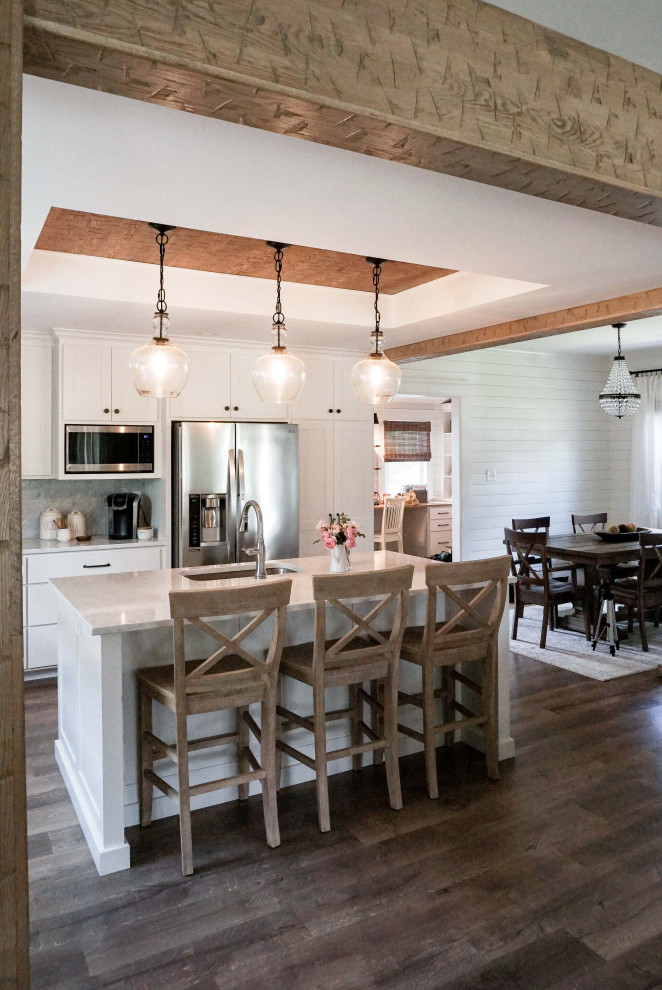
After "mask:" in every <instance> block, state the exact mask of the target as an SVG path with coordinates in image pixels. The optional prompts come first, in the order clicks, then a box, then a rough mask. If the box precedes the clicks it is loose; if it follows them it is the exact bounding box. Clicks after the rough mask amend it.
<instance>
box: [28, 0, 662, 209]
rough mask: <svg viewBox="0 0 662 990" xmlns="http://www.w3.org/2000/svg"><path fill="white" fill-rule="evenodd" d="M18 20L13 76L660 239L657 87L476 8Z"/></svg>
mask: <svg viewBox="0 0 662 990" xmlns="http://www.w3.org/2000/svg"><path fill="white" fill-rule="evenodd" d="M26 8H27V14H28V16H27V17H26V19H25V51H24V58H25V71H26V72H30V73H33V74H35V75H39V76H46V77H48V78H51V79H57V80H62V81H65V82H70V83H74V84H77V85H80V86H86V87H88V88H93V89H100V90H104V91H106V92H109V93H116V94H119V95H122V96H128V97H133V98H136V99H141V100H147V101H150V102H153V103H158V104H162V105H164V106H169V107H174V108H178V109H181V110H186V111H189V112H193V113H199V114H205V115H207V116H210V117H215V118H218V119H223V120H228V121H232V122H235V123H242V124H247V125H249V126H252V127H258V128H263V129H266V130H269V131H275V132H278V133H281V134H287V135H290V136H293V137H298V138H303V139H305V140H310V141H316V142H319V143H322V144H329V145H333V146H335V147H338V148H344V149H349V150H352V151H357V152H360V153H363V154H367V155H373V156H376V157H379V158H384V159H389V160H391V161H395V162H400V163H405V164H409V165H414V166H417V167H419V168H424V169H431V170H433V171H437V172H442V173H445V174H448V175H454V176H460V177H462V178H468V179H473V180H475V181H478V182H484V183H487V184H490V185H494V186H499V187H501V188H504V189H510V190H515V191H517V192H524V193H528V194H530V195H533V196H540V197H543V198H545V199H550V200H556V201H560V202H563V203H570V204H573V205H576V206H582V207H586V208H588V209H592V210H597V211H600V212H603V213H610V214H614V215H616V216H620V217H626V218H628V219H631V220H638V221H641V222H644V223H650V224H654V225H657V226H662V76H660V75H658V74H657V73H655V72H652V71H651V70H649V69H644V68H642V67H640V66H636V65H634V64H633V63H631V62H628V61H626V60H625V59H622V58H617V57H616V56H614V55H610V54H607V53H606V52H603V51H600V50H599V49H596V48H592V47H591V46H589V45H585V44H583V43H582V42H579V41H576V40H573V39H570V38H567V37H565V36H564V35H561V34H558V33H556V32H554V31H550V30H548V29H547V28H544V27H541V26H540V25H537V24H534V23H533V22H531V21H528V20H525V19H524V18H521V17H518V16H516V15H514V14H511V13H508V12H507V11H504V10H501V9H500V8H498V7H494V6H492V5H490V4H488V3H483V2H478V0H418V2H417V3H415V4H410V3H404V2H401V3H395V4H384V3H383V2H381V0H365V2H361V3H356V2H353V3H343V4H335V3H334V4H330V3H328V0H260V3H259V4H257V3H255V2H254V0H209V2H207V3H202V4H201V3H199V2H198V0H163V2H161V3H157V4H155V3H153V2H148V0H114V2H113V3H111V4H109V3H107V2H105V0H67V3H62V2H61V0H30V2H29V3H27V4H26ZM166 153H167V151H166Z"/></svg>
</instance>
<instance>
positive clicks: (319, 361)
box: [293, 356, 373, 423]
mask: <svg viewBox="0 0 662 990" xmlns="http://www.w3.org/2000/svg"><path fill="white" fill-rule="evenodd" d="M356 360H358V358H357V359H356ZM356 360H353V359H351V358H331V357H328V358H326V357H310V356H306V357H305V358H304V363H305V365H306V382H305V384H304V386H303V391H302V392H301V395H300V396H299V398H298V399H297V401H296V402H295V403H294V406H293V416H294V420H295V421H299V420H302V419H334V420H336V419H338V420H353V421H357V420H358V421H364V422H366V423H368V422H370V423H371V422H372V418H373V409H372V406H368V405H366V404H365V403H363V402H359V400H358V399H357V398H356V396H355V394H354V389H353V388H352V368H353V367H354V365H355V363H356Z"/></svg>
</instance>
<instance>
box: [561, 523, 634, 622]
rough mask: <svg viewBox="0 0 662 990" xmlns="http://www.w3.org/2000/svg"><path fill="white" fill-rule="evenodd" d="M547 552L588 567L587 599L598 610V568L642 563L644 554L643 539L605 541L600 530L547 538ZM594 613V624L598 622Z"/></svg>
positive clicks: (593, 608)
mask: <svg viewBox="0 0 662 990" xmlns="http://www.w3.org/2000/svg"><path fill="white" fill-rule="evenodd" d="M547 554H548V556H549V557H550V558H552V559H554V560H562V561H567V562H568V563H569V564H577V565H580V566H582V567H583V568H584V588H585V592H586V594H585V602H586V603H587V605H588V607H589V608H590V609H591V613H593V612H594V611H595V605H596V596H595V589H596V588H598V587H599V586H600V584H601V579H600V577H599V575H598V568H608V567H615V566H616V565H617V564H632V563H638V561H639V557H640V554H641V547H640V546H639V540H638V538H637V539H633V540H623V541H619V540H603V539H602V537H600V536H598V535H597V534H596V533H567V534H561V535H559V536H553V535H551V534H550V536H549V537H548V538H547ZM594 618H595V617H594V615H593V614H591V624H592V625H593V623H594Z"/></svg>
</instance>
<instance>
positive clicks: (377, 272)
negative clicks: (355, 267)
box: [372, 264, 383, 354]
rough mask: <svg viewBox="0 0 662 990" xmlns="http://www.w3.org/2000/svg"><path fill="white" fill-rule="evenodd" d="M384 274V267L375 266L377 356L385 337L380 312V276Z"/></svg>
mask: <svg viewBox="0 0 662 990" xmlns="http://www.w3.org/2000/svg"><path fill="white" fill-rule="evenodd" d="M381 273H382V266H381V265H380V264H376V265H374V267H373V269H372V284H373V285H374V287H375V334H374V336H375V354H379V352H380V351H379V341H380V338H381V337H383V334H382V331H381V330H380V328H379V324H380V322H381V314H380V312H379V276H380V275H381Z"/></svg>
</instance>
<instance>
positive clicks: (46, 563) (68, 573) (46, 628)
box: [23, 545, 165, 670]
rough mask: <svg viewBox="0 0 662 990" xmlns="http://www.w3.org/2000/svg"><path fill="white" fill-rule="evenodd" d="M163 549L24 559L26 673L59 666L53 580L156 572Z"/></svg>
mask: <svg viewBox="0 0 662 990" xmlns="http://www.w3.org/2000/svg"><path fill="white" fill-rule="evenodd" d="M164 551H165V548H164V547H153V546H146V547H138V546H135V545H132V546H131V547H125V548H121V547H109V548H108V549H95V550H66V551H57V550H50V551H46V552H45V553H34V554H24V555H23V577H24V581H25V583H24V585H23V626H24V628H23V636H24V662H25V667H26V669H27V670H39V669H43V668H46V667H55V666H56V665H57V600H56V596H55V591H54V590H53V588H52V587H51V585H50V580H51V579H52V578H61V577H83V576H85V575H93V574H118V573H126V572H128V571H156V570H159V569H160V568H161V567H162V566H163V554H164Z"/></svg>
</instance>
